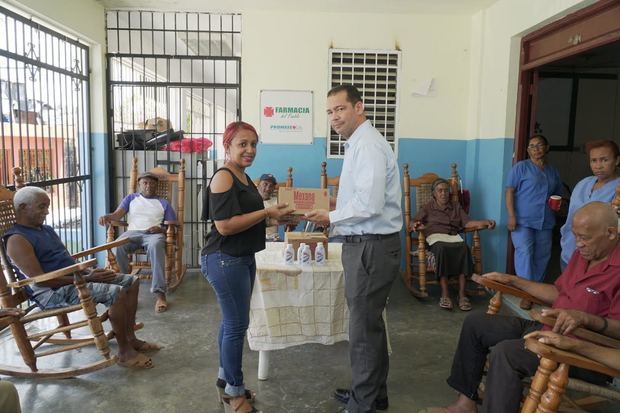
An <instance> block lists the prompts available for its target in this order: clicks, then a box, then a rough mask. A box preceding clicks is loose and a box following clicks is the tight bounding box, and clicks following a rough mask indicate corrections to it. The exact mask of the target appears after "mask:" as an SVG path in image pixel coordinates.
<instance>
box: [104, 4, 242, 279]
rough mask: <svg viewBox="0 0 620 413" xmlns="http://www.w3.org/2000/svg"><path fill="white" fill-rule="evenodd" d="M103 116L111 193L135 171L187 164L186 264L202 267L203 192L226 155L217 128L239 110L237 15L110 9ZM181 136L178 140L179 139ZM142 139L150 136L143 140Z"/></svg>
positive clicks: (118, 193)
mask: <svg viewBox="0 0 620 413" xmlns="http://www.w3.org/2000/svg"><path fill="white" fill-rule="evenodd" d="M106 30H107V41H108V45H107V46H108V55H107V56H108V91H109V96H108V105H109V107H108V119H109V127H108V130H109V131H110V136H109V139H110V140H111V141H112V147H113V156H112V159H113V161H114V167H113V169H112V173H113V184H114V196H113V197H112V198H113V199H112V205H110V206H109V208H110V210H113V209H115V208H116V206H117V205H118V204H119V203H120V201H121V199H122V198H123V196H125V195H126V194H127V191H128V182H129V172H130V167H131V162H132V159H133V158H137V159H138V168H139V170H140V171H143V170H148V169H151V168H152V167H155V166H159V167H163V168H164V169H166V170H168V171H169V172H177V171H178V166H179V162H180V160H181V159H182V158H183V159H185V165H186V176H187V179H186V199H185V229H184V233H185V235H184V236H185V240H184V244H185V248H184V254H185V256H184V262H185V263H187V264H188V265H189V266H190V267H198V266H199V258H200V247H201V244H202V239H203V236H204V233H205V230H206V227H205V224H204V223H202V222H201V221H200V213H201V209H202V202H201V201H202V195H201V191H202V189H203V188H204V187H205V185H206V184H207V182H208V178H210V177H211V175H212V174H213V171H214V168H215V163H216V160H217V159H218V158H223V156H224V151H223V146H222V133H223V132H224V129H225V128H226V125H227V124H228V123H230V122H232V121H234V120H237V119H239V118H240V116H241V111H240V107H241V93H240V88H241V16H240V15H238V14H210V13H189V12H188V13H181V12H155V11H120V10H114V11H108V12H107V14H106ZM179 138H182V139H180V140H178V139H179ZM144 139H147V140H149V139H154V140H153V141H151V142H150V144H147V145H142V144H141V141H143V140H144Z"/></svg>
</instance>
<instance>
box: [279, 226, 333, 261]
mask: <svg viewBox="0 0 620 413" xmlns="http://www.w3.org/2000/svg"><path fill="white" fill-rule="evenodd" d="M284 242H285V243H286V244H293V251H295V259H296V260H297V249H298V248H299V244H301V243H302V242H303V243H306V244H308V245H310V251H312V260H313V261H314V250H315V249H316V244H317V242H322V243H323V246H324V247H325V259H328V258H329V251H328V250H327V244H328V242H327V237H326V236H325V235H324V234H322V233H320V232H285V233H284Z"/></svg>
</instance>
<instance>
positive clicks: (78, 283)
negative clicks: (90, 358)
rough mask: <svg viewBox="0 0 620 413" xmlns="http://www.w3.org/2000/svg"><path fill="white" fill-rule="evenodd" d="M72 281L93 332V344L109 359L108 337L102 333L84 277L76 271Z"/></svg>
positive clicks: (99, 320)
mask: <svg viewBox="0 0 620 413" xmlns="http://www.w3.org/2000/svg"><path fill="white" fill-rule="evenodd" d="M73 283H74V284H75V287H76V288H77V290H78V295H79V297H80V303H81V304H82V308H83V309H84V314H85V315H86V318H87V319H88V326H89V327H90V331H91V332H92V333H93V340H94V342H95V346H96V347H97V350H99V352H100V353H101V355H102V356H103V357H105V358H106V359H110V357H111V356H110V347H109V346H108V339H107V337H106V336H105V334H103V326H102V325H101V319H100V318H99V317H97V310H96V308H95V303H94V302H93V300H92V299H91V295H90V291H89V290H88V288H86V283H85V282H84V279H83V278H82V276H81V275H80V274H79V273H76V274H75V275H74V281H73Z"/></svg>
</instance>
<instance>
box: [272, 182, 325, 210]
mask: <svg viewBox="0 0 620 413" xmlns="http://www.w3.org/2000/svg"><path fill="white" fill-rule="evenodd" d="M278 202H286V203H288V205H289V206H292V207H293V208H295V212H293V214H295V215H303V214H305V213H306V212H310V211H312V210H314V209H327V210H329V192H328V191H327V189H317V188H286V187H282V188H279V190H278Z"/></svg>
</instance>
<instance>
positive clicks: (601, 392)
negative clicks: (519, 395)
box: [521, 330, 620, 413]
mask: <svg viewBox="0 0 620 413" xmlns="http://www.w3.org/2000/svg"><path fill="white" fill-rule="evenodd" d="M586 331H587V330H586ZM593 334H596V333H593ZM590 337H591V338H590V339H588V341H593V342H597V341H596V339H592V337H593V336H590ZM600 337H601V338H602V339H603V340H604V341H609V340H611V339H609V338H608V337H605V336H600ZM614 341H615V347H614V348H616V349H620V341H619V340H614ZM525 348H527V349H528V350H530V351H531V352H533V353H536V354H537V355H538V357H539V358H540V363H539V365H538V369H537V370H536V375H535V376H534V378H533V379H532V384H531V385H530V390H529V393H528V395H527V398H526V399H525V402H524V403H523V407H522V409H521V413H534V412H541V413H542V412H545V413H555V412H557V411H558V408H559V407H560V402H561V401H562V395H563V394H564V392H565V390H566V386H567V384H568V383H569V380H571V379H569V377H568V370H569V366H575V367H580V368H583V369H588V370H591V371H596V372H597V373H601V374H606V375H608V376H610V377H616V378H617V377H620V370H617V369H614V368H611V367H609V366H606V365H605V364H602V363H599V362H596V361H594V360H591V359H589V358H587V357H584V356H581V355H579V354H576V353H573V352H570V351H565V350H561V349H558V348H556V347H554V346H551V345H547V344H543V343H541V342H540V341H538V340H535V339H531V338H527V339H525ZM575 382H579V385H580V386H581V385H582V386H583V388H581V389H580V390H583V391H585V392H590V393H591V392H592V391H593V390H596V394H597V395H596V396H593V397H592V398H591V399H589V400H590V401H591V402H597V401H598V400H599V398H603V399H609V400H614V401H616V402H617V401H620V390H618V389H614V388H611V387H609V386H594V385H592V384H590V383H586V382H581V381H579V380H574V379H573V386H575V384H576V383H575Z"/></svg>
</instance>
